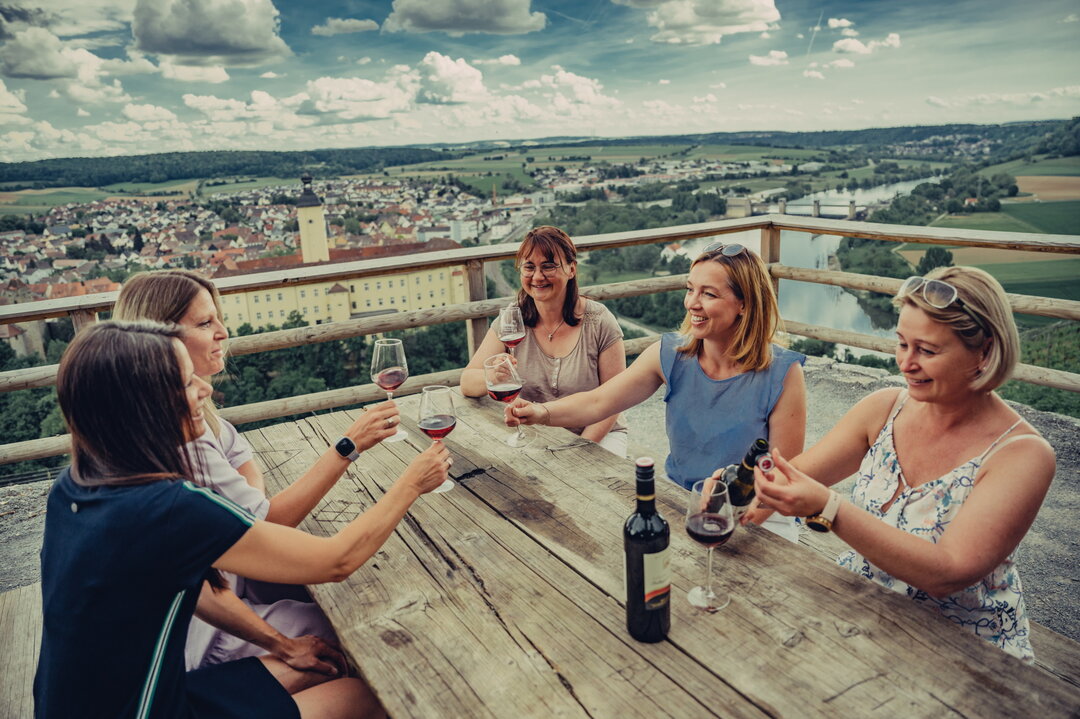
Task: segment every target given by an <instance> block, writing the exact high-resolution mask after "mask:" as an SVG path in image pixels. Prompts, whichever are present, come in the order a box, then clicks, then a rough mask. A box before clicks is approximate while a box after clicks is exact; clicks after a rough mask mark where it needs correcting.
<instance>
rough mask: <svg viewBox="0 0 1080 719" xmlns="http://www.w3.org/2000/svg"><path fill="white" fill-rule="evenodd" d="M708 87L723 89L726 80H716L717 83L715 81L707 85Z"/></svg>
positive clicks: (725, 85)
mask: <svg viewBox="0 0 1080 719" xmlns="http://www.w3.org/2000/svg"><path fill="white" fill-rule="evenodd" d="M709 87H711V88H712V89H714V90H723V89H724V88H725V87H727V83H726V82H718V83H715V84H713V85H709Z"/></svg>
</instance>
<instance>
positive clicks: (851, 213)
mask: <svg viewBox="0 0 1080 719" xmlns="http://www.w3.org/2000/svg"><path fill="white" fill-rule="evenodd" d="M847 218H848V219H849V220H854V219H855V200H848V205H847Z"/></svg>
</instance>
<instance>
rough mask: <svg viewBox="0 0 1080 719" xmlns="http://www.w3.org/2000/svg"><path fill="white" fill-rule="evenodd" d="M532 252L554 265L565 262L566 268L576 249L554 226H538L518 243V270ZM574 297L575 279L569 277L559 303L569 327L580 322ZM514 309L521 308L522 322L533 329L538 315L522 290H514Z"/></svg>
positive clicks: (575, 259) (576, 290)
mask: <svg viewBox="0 0 1080 719" xmlns="http://www.w3.org/2000/svg"><path fill="white" fill-rule="evenodd" d="M536 250H540V252H541V254H543V255H544V257H546V258H547V259H548V261H549V262H558V261H559V260H560V259H565V260H566V262H565V264H568V265H569V264H573V263H575V262H577V248H576V247H574V242H573V240H571V239H570V235H568V234H566V233H565V232H563V231H562V230H560V229H559V228H558V227H552V226H551V225H541V226H540V227H534V228H532V229H531V230H529V233H528V234H527V235H525V239H524V240H522V241H521V246H520V247H518V251H517V259H516V260H515V262H514V264H515V266H516V267H518V268H520V267H521V263H522V262H523V261H524V259H525V258H526V257H528V256H529V255H531V254H532V253H533V252H534V251H536ZM578 297H579V294H578V286H577V277H571V278H570V281H569V282H567V283H566V299H565V300H563V307H562V316H563V322H565V323H566V324H567V326H569V327H573V326H575V325H577V323H578V322H580V321H581V318H579V317H578V316H577V314H576V312H577V304H578ZM518 306H520V307H521V317H522V319H524V320H525V324H526V325H527V326H529V327H535V326H536V323H537V322H538V321H539V320H540V312H539V310H537V309H536V303H535V302H533V298H532V297H530V296H529V293H528V292H526V291H525V290H524V289H521V290H518Z"/></svg>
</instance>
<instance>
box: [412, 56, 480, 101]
mask: <svg viewBox="0 0 1080 719" xmlns="http://www.w3.org/2000/svg"><path fill="white" fill-rule="evenodd" d="M419 70H420V88H419V93H418V95H417V100H418V101H419V102H428V103H432V104H435V105H450V104H459V103H466V102H476V101H479V100H484V99H486V98H487V97H488V94H489V93H488V91H487V88H485V87H484V75H483V73H481V72H480V71H479V70H477V69H476V68H475V67H473V66H472V65H470V64H469V63H467V62H465V60H464V59H463V58H458V59H457V60H452V59H451V58H449V57H447V56H446V55H441V54H439V53H437V52H434V51H432V52H429V53H428V54H427V55H425V56H424V59H423V60H421V62H420V67H419Z"/></svg>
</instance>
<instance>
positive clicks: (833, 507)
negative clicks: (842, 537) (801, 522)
mask: <svg viewBox="0 0 1080 719" xmlns="http://www.w3.org/2000/svg"><path fill="white" fill-rule="evenodd" d="M841 501H843V500H842V499H841V497H840V495H839V494H837V493H836V492H835V491H834V490H831V489H830V490H829V499H828V501H826V502H825V507H824V508H823V509H822V510H821V511H820V512H818V513H817V514H813V515H811V516H809V517H807V518H806V526H807V527H809V528H810V529H813V530H814V531H816V532H830V531H832V526H833V522H834V521H836V513H837V512H838V511H839V510H840V502H841Z"/></svg>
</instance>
